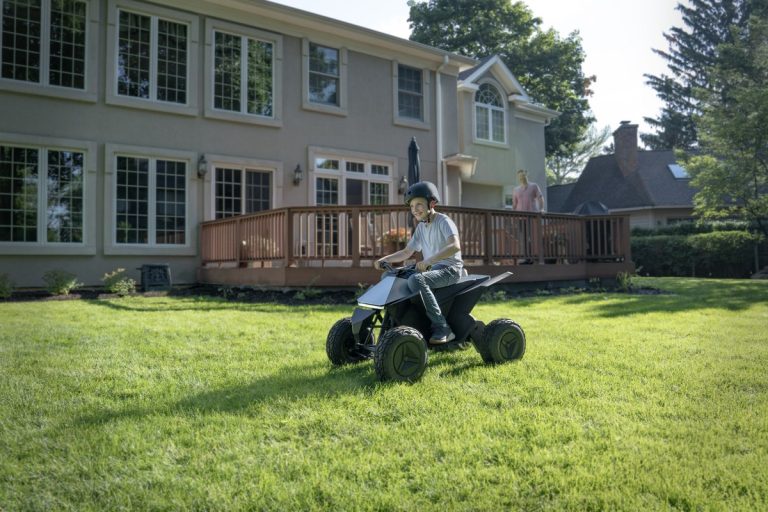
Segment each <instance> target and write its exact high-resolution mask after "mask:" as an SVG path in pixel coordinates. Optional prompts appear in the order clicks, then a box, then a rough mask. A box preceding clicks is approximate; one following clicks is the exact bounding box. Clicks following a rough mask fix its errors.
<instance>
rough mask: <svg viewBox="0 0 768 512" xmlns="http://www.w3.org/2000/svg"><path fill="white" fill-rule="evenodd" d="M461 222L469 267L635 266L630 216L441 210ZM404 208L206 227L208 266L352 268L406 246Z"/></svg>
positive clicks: (329, 209)
mask: <svg viewBox="0 0 768 512" xmlns="http://www.w3.org/2000/svg"><path fill="white" fill-rule="evenodd" d="M440 211H442V212H444V213H446V214H448V215H449V216H450V217H451V218H452V219H453V220H454V222H455V223H456V226H457V227H458V229H459V236H460V239H461V246H462V255H463V257H464V260H465V263H466V264H467V265H473V264H478V265H489V264H504V265H516V264H520V263H575V262H580V261H591V262H596V261H613V262H616V261H625V260H626V261H628V260H629V259H630V256H631V255H630V249H629V217H627V216H620V215H606V216H577V215H561V214H537V213H524V212H512V211H506V210H481V209H473V208H460V207H445V206H444V207H442V208H441V209H440ZM411 222H412V219H411V217H410V214H409V212H408V211H407V210H406V209H404V208H403V207H402V206H398V205H393V206H355V207H352V206H347V207H345V206H316V207H298V208H280V209H276V210H268V211H264V212H259V213H254V214H249V215H239V216H235V217H230V218H226V219H219V220H215V221H209V222H204V223H203V224H202V227H201V237H200V239H201V245H202V247H201V253H202V263H203V265H210V264H228V265H232V266H240V267H242V266H249V264H255V265H257V266H269V267H290V266H310V265H311V266H317V265H320V266H324V265H332V263H330V262H344V263H345V264H347V265H349V266H352V267H360V266H361V262H363V261H367V262H368V263H365V264H364V266H370V261H371V260H373V259H377V258H380V257H382V256H384V255H386V254H390V253H392V252H394V251H395V250H397V249H399V248H402V247H405V244H406V242H407V240H408V239H409V238H410V232H411V225H412V224H411Z"/></svg>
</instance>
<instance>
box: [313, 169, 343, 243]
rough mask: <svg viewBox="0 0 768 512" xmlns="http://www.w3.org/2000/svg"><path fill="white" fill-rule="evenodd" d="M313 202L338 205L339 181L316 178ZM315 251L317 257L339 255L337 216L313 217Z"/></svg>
mask: <svg viewBox="0 0 768 512" xmlns="http://www.w3.org/2000/svg"><path fill="white" fill-rule="evenodd" d="M315 185H316V186H315V194H316V195H315V201H316V204H318V205H336V204H339V181H338V180H336V179H333V178H322V177H318V178H317V179H316V182H315ZM315 228H316V229H315V237H316V239H315V251H316V254H317V255H318V256H336V255H338V254H339V216H338V215H337V214H334V213H319V214H317V216H316V217H315Z"/></svg>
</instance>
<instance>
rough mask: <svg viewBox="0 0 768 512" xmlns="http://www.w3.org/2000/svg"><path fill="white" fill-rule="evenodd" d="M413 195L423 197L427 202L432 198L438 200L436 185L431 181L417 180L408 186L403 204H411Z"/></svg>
mask: <svg viewBox="0 0 768 512" xmlns="http://www.w3.org/2000/svg"><path fill="white" fill-rule="evenodd" d="M414 197H423V198H424V199H426V200H427V203H429V202H430V201H431V200H432V199H434V200H435V201H437V202H438V203H439V202H440V194H438V193H437V187H436V186H435V184H434V183H432V182H431V181H419V182H418V183H414V184H413V185H411V186H410V187H408V191H407V192H406V193H405V197H404V199H405V205H406V206H409V205H410V204H411V199H413V198H414Z"/></svg>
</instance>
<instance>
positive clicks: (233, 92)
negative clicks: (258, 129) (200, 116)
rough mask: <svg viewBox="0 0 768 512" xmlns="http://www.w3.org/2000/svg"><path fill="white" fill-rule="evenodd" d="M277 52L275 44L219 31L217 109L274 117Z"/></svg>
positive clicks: (216, 46)
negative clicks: (274, 55) (274, 53)
mask: <svg viewBox="0 0 768 512" xmlns="http://www.w3.org/2000/svg"><path fill="white" fill-rule="evenodd" d="M273 52H274V45H273V44H272V43H271V42H268V41H260V40H258V39H252V38H249V37H245V36H240V35H235V34H229V33H226V32H220V31H215V32H214V63H213V65H214V69H213V75H214V92H213V106H214V108H216V109H219V110H226V111H230V112H239V113H244V114H252V115H258V116H264V117H272V115H273V75H274V70H273V65H274V64H273V61H274V59H273ZM243 77H245V80H246V83H245V84H243V83H242V79H243Z"/></svg>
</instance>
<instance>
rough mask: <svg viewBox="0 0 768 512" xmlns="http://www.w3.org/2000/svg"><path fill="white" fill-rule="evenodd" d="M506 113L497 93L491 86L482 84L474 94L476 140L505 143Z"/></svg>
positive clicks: (500, 97)
mask: <svg viewBox="0 0 768 512" xmlns="http://www.w3.org/2000/svg"><path fill="white" fill-rule="evenodd" d="M505 125H506V111H505V109H504V101H503V100H502V96H501V94H500V93H499V91H498V90H497V89H496V88H495V87H494V86H492V85H491V84H482V85H480V88H479V89H478V91H477V92H476V93H475V127H476V131H475V134H476V136H477V138H478V139H481V140H487V141H492V142H501V143H503V142H504V141H506V130H505Z"/></svg>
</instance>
